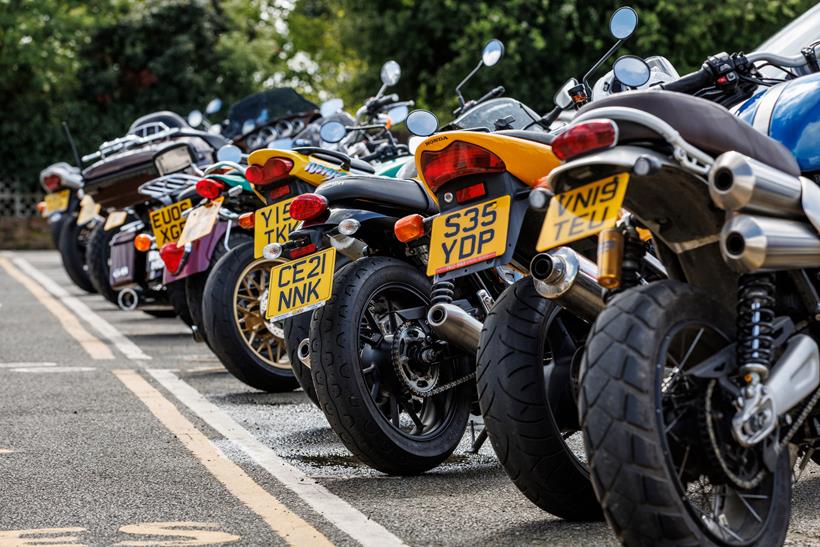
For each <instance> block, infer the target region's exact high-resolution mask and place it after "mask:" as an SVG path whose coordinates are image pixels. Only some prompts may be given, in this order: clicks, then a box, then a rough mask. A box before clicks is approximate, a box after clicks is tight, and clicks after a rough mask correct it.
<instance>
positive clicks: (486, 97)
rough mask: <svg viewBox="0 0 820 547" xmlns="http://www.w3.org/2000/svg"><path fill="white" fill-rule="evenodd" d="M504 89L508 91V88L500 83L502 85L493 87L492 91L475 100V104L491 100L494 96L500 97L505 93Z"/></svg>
mask: <svg viewBox="0 0 820 547" xmlns="http://www.w3.org/2000/svg"><path fill="white" fill-rule="evenodd" d="M504 91H506V90H505V89H504V86H503V85H500V86H498V87H496V88H495V89H493V90H492V91H490V92H489V93H487V94H485V95H484V96H483V97H481V98H480V99H478V100H477V101H476V102H475V104H480V103H483V102H484V101H489V100H490V99H494V98H496V97H500V96H501V95H503V94H504Z"/></svg>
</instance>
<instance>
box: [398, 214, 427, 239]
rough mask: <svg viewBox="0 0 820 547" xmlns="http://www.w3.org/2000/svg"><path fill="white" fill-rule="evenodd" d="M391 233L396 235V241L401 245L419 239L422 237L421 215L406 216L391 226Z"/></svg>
mask: <svg viewBox="0 0 820 547" xmlns="http://www.w3.org/2000/svg"><path fill="white" fill-rule="evenodd" d="M393 233H394V234H396V239H398V240H399V241H401V242H402V243H407V242H410V241H413V240H414V239H418V238H420V237H421V236H423V235H424V217H423V216H421V215H408V216H406V217H404V218H400V219H399V220H397V221H396V224H394V225H393Z"/></svg>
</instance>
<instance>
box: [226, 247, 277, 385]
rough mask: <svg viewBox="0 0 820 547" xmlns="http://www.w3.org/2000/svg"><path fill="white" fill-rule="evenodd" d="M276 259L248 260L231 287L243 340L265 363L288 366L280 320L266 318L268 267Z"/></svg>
mask: <svg viewBox="0 0 820 547" xmlns="http://www.w3.org/2000/svg"><path fill="white" fill-rule="evenodd" d="M276 264H277V262H275V261H272V260H265V259H259V260H254V261H253V262H251V263H250V264H248V265H247V266H246V267H245V269H244V270H242V274H241V275H240V276H239V280H238V281H237V283H236V287H235V288H234V298H233V302H234V321H235V322H236V328H237V330H238V331H239V332H240V333H241V334H242V339H243V340H244V341H245V344H246V345H247V346H248V347H249V348H250V349H251V351H253V352H254V353H255V354H256V356H257V357H258V358H259V359H261V360H262V361H263V362H264V363H265V364H268V365H270V366H272V367H275V368H279V369H287V370H290V359H289V358H288V352H287V351H286V350H285V336H284V330H283V329H282V325H281V323H269V322H266V321H265V314H264V309H265V307H266V304H267V302H266V299H267V297H268V291H267V289H268V278H269V276H270V269H271V267H273V266H274V265H276Z"/></svg>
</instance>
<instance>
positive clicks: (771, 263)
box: [720, 214, 820, 272]
mask: <svg viewBox="0 0 820 547" xmlns="http://www.w3.org/2000/svg"><path fill="white" fill-rule="evenodd" d="M720 250H721V253H722V254H723V258H724V260H726V262H727V263H728V264H729V265H730V266H734V267H735V268H736V269H738V270H740V271H743V272H757V271H760V270H797V269H800V268H820V237H818V236H817V230H815V229H814V226H812V225H811V224H808V223H806V222H799V221H795V220H786V219H780V218H770V217H763V216H756V215H742V214H741V215H736V216H734V217H732V218H730V219H729V220H728V221H727V222H726V224H725V225H724V226H723V231H722V232H721V234H720Z"/></svg>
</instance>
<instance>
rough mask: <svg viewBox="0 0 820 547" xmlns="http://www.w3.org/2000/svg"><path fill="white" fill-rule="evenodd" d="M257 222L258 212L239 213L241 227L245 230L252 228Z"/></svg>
mask: <svg viewBox="0 0 820 547" xmlns="http://www.w3.org/2000/svg"><path fill="white" fill-rule="evenodd" d="M254 224H256V213H242V214H241V215H239V227H240V228H244V229H245V230H252V229H253V226H254Z"/></svg>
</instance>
